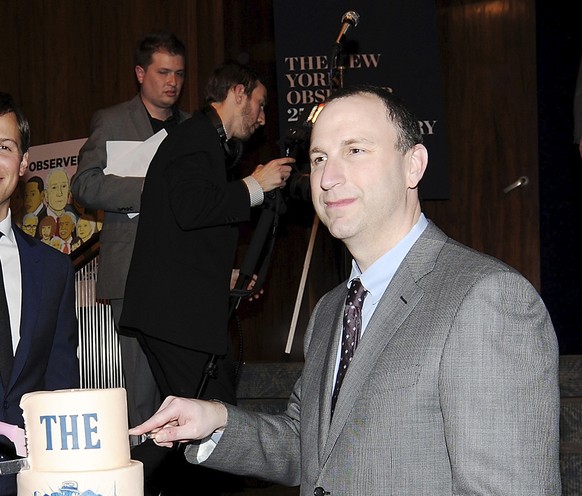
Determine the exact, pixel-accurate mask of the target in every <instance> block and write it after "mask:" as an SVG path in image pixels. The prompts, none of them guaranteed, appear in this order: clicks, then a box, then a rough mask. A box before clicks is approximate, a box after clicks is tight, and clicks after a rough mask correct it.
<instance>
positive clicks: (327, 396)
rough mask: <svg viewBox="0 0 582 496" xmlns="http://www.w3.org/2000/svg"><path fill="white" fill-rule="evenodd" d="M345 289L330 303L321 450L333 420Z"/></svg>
mask: <svg viewBox="0 0 582 496" xmlns="http://www.w3.org/2000/svg"><path fill="white" fill-rule="evenodd" d="M342 287H343V289H344V291H337V292H336V293H335V294H334V295H333V299H334V300H335V301H334V302H332V303H331V304H330V308H332V309H334V310H333V314H332V315H329V321H331V322H332V329H333V331H332V332H331V333H330V334H329V336H330V340H329V342H328V343H327V349H326V350H325V360H324V365H323V370H324V371H325V375H324V379H323V381H321V390H320V398H321V401H320V404H321V407H320V408H321V410H320V419H319V422H320V426H319V446H320V452H321V451H322V450H323V448H324V447H325V445H326V444H327V442H328V433H329V428H330V421H331V393H332V390H333V385H334V383H335V376H336V371H335V362H336V357H337V347H338V343H339V341H340V339H341V334H342V332H343V318H342V316H343V307H344V301H345V296H346V295H345V292H347V288H345V286H344V285H343V284H342ZM325 319H326V316H325V315H322V320H325Z"/></svg>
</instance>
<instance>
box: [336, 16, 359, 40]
mask: <svg viewBox="0 0 582 496" xmlns="http://www.w3.org/2000/svg"><path fill="white" fill-rule="evenodd" d="M359 21H360V14H358V13H357V12H354V11H353V10H350V11H348V12H346V13H345V14H344V15H343V16H342V28H341V29H340V33H339V35H338V37H337V40H335V44H336V45H339V42H340V40H341V39H342V36H343V35H344V34H346V31H347V30H348V29H349V27H350V26H354V27H356V26H357V25H358V22H359Z"/></svg>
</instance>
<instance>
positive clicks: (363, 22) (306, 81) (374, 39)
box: [273, 0, 449, 200]
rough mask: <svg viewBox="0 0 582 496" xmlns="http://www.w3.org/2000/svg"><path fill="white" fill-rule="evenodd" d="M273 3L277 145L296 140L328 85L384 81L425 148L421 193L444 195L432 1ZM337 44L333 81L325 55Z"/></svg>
mask: <svg viewBox="0 0 582 496" xmlns="http://www.w3.org/2000/svg"><path fill="white" fill-rule="evenodd" d="M273 7H274V16H275V44H276V59H277V87H278V94H279V128H280V129H281V144H282V147H281V148H282V152H283V153H285V151H286V149H288V148H289V147H290V146H291V147H293V146H298V145H297V142H298V141H301V137H302V135H303V134H304V132H305V130H306V129H307V127H306V126H305V121H306V118H307V117H308V115H309V113H310V111H311V110H312V109H313V108H314V107H315V106H317V104H319V103H321V102H322V101H323V100H324V99H325V98H326V97H327V96H328V95H329V94H330V92H331V91H332V88H334V89H335V88H337V87H341V86H347V85H349V84H357V83H370V84H375V85H379V86H383V87H388V88H390V89H391V91H392V92H393V93H394V94H395V95H397V96H399V97H400V98H401V99H402V100H404V101H405V102H406V103H407V104H408V105H409V106H410V107H411V108H412V109H413V110H414V112H415V113H416V114H417V116H418V118H419V125H420V126H421V129H422V132H423V135H424V140H425V141H424V142H425V145H426V147H427V148H428V151H429V166H428V169H427V172H426V174H425V177H424V179H423V181H422V183H421V185H420V193H421V198H423V199H433V200H434V199H446V198H448V196H449V186H448V175H447V166H446V164H447V150H446V129H445V123H444V105H443V91H442V80H441V70H440V54H439V44H438V32H437V24H436V7H435V3H434V0H405V1H403V0H375V1H372V0H368V1H362V0H360V1H357V0H352V1H346V0H316V1H314V0H293V1H289V0H273ZM348 12H355V13H356V19H357V22H356V23H351V24H349V25H348V26H347V31H345V27H346V26H343V22H342V20H343V19H345V18H346V17H348V18H349V17H351V15H347V16H345V15H344V14H346V13H348ZM354 24H355V25H354ZM342 26H343V27H342ZM342 31H344V32H345V34H344V36H343V37H342V38H341V40H340V43H339V46H336V41H337V40H338V37H339V35H340V33H341V32H342ZM334 47H336V52H334ZM337 49H339V55H338V56H337V62H336V63H335V64H334V63H331V65H332V66H333V67H337V68H338V69H337V70H335V71H334V72H333V76H334V78H333V81H334V82H335V83H334V84H333V85H332V84H330V60H332V61H333V60H334V58H335V56H336V53H337ZM307 136H308V134H307ZM297 138H298V139H297ZM305 166H306V164H305ZM303 172H308V169H307V170H303Z"/></svg>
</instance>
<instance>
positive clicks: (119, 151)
mask: <svg viewBox="0 0 582 496" xmlns="http://www.w3.org/2000/svg"><path fill="white" fill-rule="evenodd" d="M167 135H168V133H167V131H166V130H165V129H162V130H161V131H159V132H157V133H156V134H154V135H153V136H152V137H151V138H149V139H147V140H146V141H108V142H107V144H106V149H107V166H106V167H105V169H104V171H103V172H104V173H105V174H115V175H116V176H122V177H145V175H146V173H147V171H148V167H149V165H150V162H151V161H152V158H153V157H154V155H155V154H156V151H157V150H158V146H160V143H161V142H162V141H164V138H165V137H166V136H167Z"/></svg>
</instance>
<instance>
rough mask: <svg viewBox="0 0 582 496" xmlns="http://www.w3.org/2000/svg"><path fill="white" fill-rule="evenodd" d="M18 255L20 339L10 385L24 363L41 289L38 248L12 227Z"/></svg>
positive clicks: (34, 323)
mask: <svg viewBox="0 0 582 496" xmlns="http://www.w3.org/2000/svg"><path fill="white" fill-rule="evenodd" d="M14 231H15V233H16V241H17V244H18V251H19V256H20V271H21V278H22V305H21V317H20V341H19V342H18V347H17V349H16V354H15V356H14V366H13V369H12V376H11V381H10V387H11V386H12V385H13V384H14V382H15V381H16V379H17V378H18V376H19V375H20V373H21V372H22V369H23V367H24V364H25V363H26V358H27V357H28V355H29V352H30V347H31V346H32V338H33V331H34V329H35V327H36V319H37V316H38V311H37V307H38V303H39V301H40V298H41V291H42V280H43V277H42V271H43V268H42V264H41V258H40V256H39V254H38V250H35V249H34V248H35V245H34V244H33V243H32V242H31V241H30V239H29V238H28V235H27V234H24V233H23V232H21V231H19V230H18V228H14Z"/></svg>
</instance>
